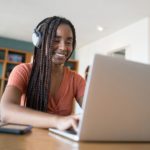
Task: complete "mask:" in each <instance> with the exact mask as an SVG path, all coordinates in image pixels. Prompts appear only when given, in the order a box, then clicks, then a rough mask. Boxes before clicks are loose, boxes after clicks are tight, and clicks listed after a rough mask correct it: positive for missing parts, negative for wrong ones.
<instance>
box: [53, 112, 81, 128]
mask: <svg viewBox="0 0 150 150" xmlns="http://www.w3.org/2000/svg"><path fill="white" fill-rule="evenodd" d="M79 120H80V116H79V115H70V116H65V117H64V116H63V117H62V116H61V117H58V120H57V126H56V128H57V129H59V130H67V129H70V128H73V129H74V130H75V131H76V130H77V127H78V122H79Z"/></svg>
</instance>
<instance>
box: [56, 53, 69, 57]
mask: <svg viewBox="0 0 150 150" xmlns="http://www.w3.org/2000/svg"><path fill="white" fill-rule="evenodd" d="M55 55H56V56H59V57H66V55H65V54H60V53H55Z"/></svg>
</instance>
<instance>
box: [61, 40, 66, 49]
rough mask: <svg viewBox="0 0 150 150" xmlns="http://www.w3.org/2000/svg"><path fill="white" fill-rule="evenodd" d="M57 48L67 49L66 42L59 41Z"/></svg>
mask: <svg viewBox="0 0 150 150" xmlns="http://www.w3.org/2000/svg"><path fill="white" fill-rule="evenodd" d="M59 49H60V50H67V45H66V43H65V42H64V41H61V42H60V43H59Z"/></svg>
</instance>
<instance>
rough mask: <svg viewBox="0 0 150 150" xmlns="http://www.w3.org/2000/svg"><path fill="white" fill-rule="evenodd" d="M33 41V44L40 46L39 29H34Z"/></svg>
mask: <svg viewBox="0 0 150 150" xmlns="http://www.w3.org/2000/svg"><path fill="white" fill-rule="evenodd" d="M32 42H33V45H34V46H36V47H37V48H39V47H40V44H41V33H40V32H39V31H36V30H34V32H33V34H32Z"/></svg>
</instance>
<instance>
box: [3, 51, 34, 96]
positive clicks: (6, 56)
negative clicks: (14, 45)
mask: <svg viewBox="0 0 150 150" xmlns="http://www.w3.org/2000/svg"><path fill="white" fill-rule="evenodd" d="M31 57H32V53H30V52H26V51H21V50H14V49H8V48H0V95H2V93H3V91H4V89H5V86H6V84H7V81H8V77H9V75H10V73H11V71H12V70H13V68H14V67H15V66H16V65H18V64H20V63H29V62H30V61H31Z"/></svg>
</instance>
